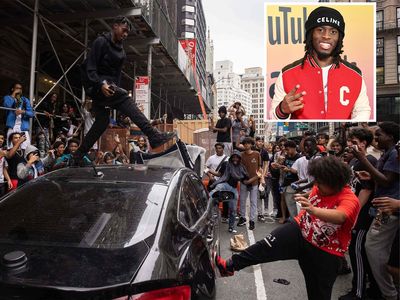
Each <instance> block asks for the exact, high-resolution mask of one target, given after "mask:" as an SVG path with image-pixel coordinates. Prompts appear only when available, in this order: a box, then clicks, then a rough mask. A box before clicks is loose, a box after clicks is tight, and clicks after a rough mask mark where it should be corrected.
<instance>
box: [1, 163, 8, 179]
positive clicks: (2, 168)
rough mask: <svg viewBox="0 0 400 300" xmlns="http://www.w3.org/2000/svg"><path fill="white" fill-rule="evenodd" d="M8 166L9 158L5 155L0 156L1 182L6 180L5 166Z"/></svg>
mask: <svg viewBox="0 0 400 300" xmlns="http://www.w3.org/2000/svg"><path fill="white" fill-rule="evenodd" d="M6 167H8V164H7V160H6V158H5V157H2V158H0V183H3V182H4V174H3V172H4V168H6Z"/></svg>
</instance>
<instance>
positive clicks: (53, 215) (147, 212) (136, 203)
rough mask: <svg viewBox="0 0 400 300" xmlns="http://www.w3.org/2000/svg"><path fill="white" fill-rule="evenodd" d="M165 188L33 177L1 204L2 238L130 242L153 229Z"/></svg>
mask: <svg viewBox="0 0 400 300" xmlns="http://www.w3.org/2000/svg"><path fill="white" fill-rule="evenodd" d="M166 191H167V186H166V185H163V184H154V183H142V182H104V181H98V182H96V181H57V180H41V181H38V182H31V183H28V184H27V185H26V186H25V187H23V188H22V189H20V190H18V191H16V192H15V193H12V194H11V195H9V196H8V197H5V198H3V200H2V202H1V203H0V216H1V217H0V243H22V244H28V245H51V246H71V247H83V248H124V247H128V246H130V245H133V244H135V243H137V242H138V241H141V240H143V239H145V238H146V237H148V236H149V235H151V234H152V233H153V232H154V230H155V228H156V224H157V220H158V216H159V214H160V211H161V207H162V203H163V201H164V197H165V194H166Z"/></svg>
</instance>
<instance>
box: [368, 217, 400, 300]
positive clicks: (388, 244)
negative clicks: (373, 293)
mask: <svg viewBox="0 0 400 300" xmlns="http://www.w3.org/2000/svg"><path fill="white" fill-rule="evenodd" d="M375 222H376V220H374V221H373V222H372V224H371V227H370V228H369V230H368V233H367V238H366V241H365V250H366V252H367V256H368V261H369V264H370V266H371V269H372V273H373V274H374V277H375V280H376V282H377V283H378V286H379V288H380V290H381V292H382V295H383V296H384V298H385V299H386V300H392V299H393V300H394V299H398V298H397V296H398V293H397V290H396V288H395V286H394V284H393V279H392V277H391V275H390V274H389V272H388V270H387V267H386V264H387V262H388V260H389V256H390V250H391V249H392V244H393V240H394V238H395V236H396V232H397V230H399V217H398V216H390V218H389V220H388V222H387V223H386V224H381V225H380V227H379V229H378V230H376V229H375V228H374V223H375Z"/></svg>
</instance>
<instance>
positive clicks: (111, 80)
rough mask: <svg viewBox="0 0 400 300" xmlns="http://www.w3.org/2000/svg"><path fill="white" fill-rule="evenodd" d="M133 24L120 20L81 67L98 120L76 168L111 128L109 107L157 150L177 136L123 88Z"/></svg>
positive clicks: (78, 153) (78, 155) (77, 154)
mask: <svg viewBox="0 0 400 300" xmlns="http://www.w3.org/2000/svg"><path fill="white" fill-rule="evenodd" d="M131 29H132V24H131V22H130V21H129V19H128V18H126V17H118V18H117V19H115V21H114V22H113V25H112V31H111V32H108V33H104V34H101V35H100V36H99V37H98V38H96V40H95V41H94V42H93V44H92V47H91V50H90V52H89V54H88V57H87V59H86V60H85V61H84V63H83V64H82V66H81V71H82V72H81V74H82V84H83V85H84V87H85V91H86V93H87V94H88V96H89V97H91V98H92V100H93V104H92V105H93V111H94V112H95V114H96V120H95V122H94V123H93V125H92V127H91V128H90V130H89V132H88V133H87V135H86V136H85V138H84V139H83V142H82V144H81V145H80V147H79V149H78V150H77V151H76V152H75V154H74V160H75V161H74V164H78V165H79V164H81V163H82V158H83V157H84V155H85V154H86V153H87V152H88V151H89V150H90V149H91V148H92V146H93V145H94V143H95V142H96V141H97V140H98V139H99V138H100V136H101V135H102V133H103V132H104V131H105V130H106V129H107V126H108V124H109V112H108V109H107V108H106V107H111V108H114V109H117V110H118V111H120V112H121V113H123V114H124V115H126V116H127V117H129V118H130V119H131V120H132V122H134V123H135V124H136V125H137V126H138V127H139V128H140V130H141V131H142V132H143V133H144V134H145V135H147V137H148V138H149V142H150V146H151V147H152V148H156V147H158V146H161V145H163V144H165V143H166V142H168V141H169V140H171V139H172V138H173V137H174V136H175V134H174V133H171V132H169V133H161V132H159V131H158V130H157V129H155V128H154V127H153V126H151V123H150V121H149V120H148V119H147V118H146V117H145V115H144V114H143V113H142V112H141V111H140V109H139V108H138V107H137V106H136V104H135V102H134V101H133V99H132V98H131V97H129V95H128V92H127V91H125V90H124V89H121V88H120V87H119V84H120V80H121V72H122V66H123V63H124V60H125V58H126V53H125V51H124V48H123V45H122V44H123V41H124V40H126V38H127V37H128V34H129V31H130V30H131Z"/></svg>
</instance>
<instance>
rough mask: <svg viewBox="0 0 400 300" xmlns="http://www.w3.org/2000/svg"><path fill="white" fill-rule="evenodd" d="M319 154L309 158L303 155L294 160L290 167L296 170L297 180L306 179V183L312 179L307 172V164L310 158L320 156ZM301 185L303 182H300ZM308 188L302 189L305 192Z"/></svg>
mask: <svg viewBox="0 0 400 300" xmlns="http://www.w3.org/2000/svg"><path fill="white" fill-rule="evenodd" d="M320 157H321V156H319V155H317V156H313V157H311V159H307V158H306V157H305V156H302V157H300V158H299V159H298V160H296V161H295V162H294V164H293V166H292V169H294V170H296V171H297V176H298V177H299V180H304V179H306V180H307V183H310V182H312V181H314V178H313V177H312V176H310V175H309V174H308V164H309V163H310V161H311V160H313V159H317V158H320ZM302 185H303V184H302ZM309 190H310V189H306V190H304V191H305V192H307V191H309Z"/></svg>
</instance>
